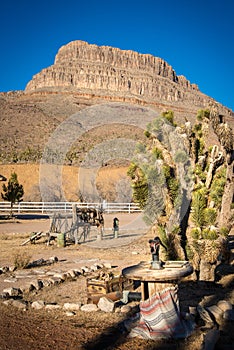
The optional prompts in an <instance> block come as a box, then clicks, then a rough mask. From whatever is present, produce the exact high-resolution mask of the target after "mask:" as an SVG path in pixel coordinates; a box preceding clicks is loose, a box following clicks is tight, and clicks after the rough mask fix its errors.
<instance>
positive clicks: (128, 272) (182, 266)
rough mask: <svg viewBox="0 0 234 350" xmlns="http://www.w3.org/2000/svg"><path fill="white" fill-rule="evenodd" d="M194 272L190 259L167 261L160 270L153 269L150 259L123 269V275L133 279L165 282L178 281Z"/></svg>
mask: <svg viewBox="0 0 234 350" xmlns="http://www.w3.org/2000/svg"><path fill="white" fill-rule="evenodd" d="M192 272H193V267H192V265H191V264H190V263H189V262H188V261H166V262H165V265H164V266H163V268H162V269H160V270H155V269H152V268H151V262H150V261H142V262H140V263H139V264H137V265H133V266H129V267H126V268H125V269H123V270H122V274H123V276H124V277H127V278H129V279H132V280H140V281H145V282H146V281H148V282H163V283H165V282H170V281H178V280H179V279H181V278H183V277H186V276H189V275H191V273H192Z"/></svg>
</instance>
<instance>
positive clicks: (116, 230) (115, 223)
mask: <svg viewBox="0 0 234 350" xmlns="http://www.w3.org/2000/svg"><path fill="white" fill-rule="evenodd" d="M113 232H114V238H118V234H119V219H118V218H116V217H115V218H114V220H113Z"/></svg>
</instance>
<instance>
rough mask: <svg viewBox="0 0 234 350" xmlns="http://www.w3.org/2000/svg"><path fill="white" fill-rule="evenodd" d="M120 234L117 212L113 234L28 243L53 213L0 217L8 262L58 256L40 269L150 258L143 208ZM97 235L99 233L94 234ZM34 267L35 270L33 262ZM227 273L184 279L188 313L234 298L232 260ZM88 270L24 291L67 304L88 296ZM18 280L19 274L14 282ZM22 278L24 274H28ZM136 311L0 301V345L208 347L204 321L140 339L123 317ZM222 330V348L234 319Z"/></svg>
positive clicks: (227, 346)
mask: <svg viewBox="0 0 234 350" xmlns="http://www.w3.org/2000/svg"><path fill="white" fill-rule="evenodd" d="M118 217H119V219H120V227H121V229H122V232H121V230H120V235H119V238H117V239H114V238H113V237H112V233H111V225H112V220H113V215H109V216H106V217H105V223H106V225H105V234H104V239H103V240H102V241H99V242H98V241H96V240H95V239H94V238H93V237H92V236H91V237H90V239H88V240H87V242H86V243H81V244H79V245H77V246H75V245H68V246H66V247H64V248H60V247H57V245H56V244H53V245H50V246H47V245H46V244H45V243H44V239H43V238H42V239H41V240H38V241H37V242H36V243H35V244H27V245H25V246H22V245H21V244H22V243H23V242H24V241H25V240H26V239H27V238H28V237H29V235H30V233H31V232H37V231H39V230H40V231H46V230H48V229H49V226H50V220H49V219H48V218H46V217H34V218H32V217H30V216H28V217H25V216H24V217H19V218H16V219H15V220H13V221H11V222H10V221H6V220H4V218H3V217H2V218H0V267H3V266H6V265H7V266H12V265H13V264H14V259H15V256H16V254H21V255H25V256H26V255H27V256H28V257H29V258H30V261H34V260H37V259H40V258H43V259H48V258H50V257H54V256H56V257H57V258H58V262H57V263H55V264H53V265H49V266H43V267H41V268H37V270H38V269H41V270H43V271H44V272H45V271H46V272H47V273H49V272H51V271H57V272H61V271H68V270H69V269H71V268H79V267H81V266H91V265H92V264H93V263H94V262H97V263H110V264H111V265H112V269H111V271H113V272H114V273H121V271H122V269H123V268H124V267H127V266H130V265H133V264H136V263H139V262H140V261H145V260H150V258H151V256H150V253H149V247H148V239H149V238H151V237H150V236H149V234H147V228H146V227H145V226H144V224H143V222H142V220H141V217H140V216H139V215H138V214H131V215H128V214H120V215H119V216H118ZM94 235H95V233H94ZM31 270H32V271H31V272H32V273H33V269H31ZM13 274H14V272H13V273H8V274H2V275H0V292H1V291H2V290H3V289H4V288H8V287H12V286H14V287H17V283H18V282H17V281H15V282H12V281H13V279H12V277H13ZM218 274H219V280H218V281H217V282H216V283H208V282H206V283H205V282H195V281H193V280H192V279H191V278H186V279H184V280H183V281H181V283H180V286H179V299H180V306H181V311H182V312H187V311H188V307H189V306H197V305H198V303H200V302H202V305H204V306H209V305H214V304H216V303H217V302H218V301H219V300H224V299H225V300H228V301H230V302H231V303H232V304H234V295H233V280H234V278H233V276H234V266H233V265H232V263H229V264H223V265H222V266H220V267H219V271H218ZM86 277H87V276H80V277H79V278H74V279H71V280H68V281H65V282H64V283H62V284H59V285H55V286H52V287H45V288H43V289H41V290H39V291H32V292H30V293H28V294H27V295H25V296H24V298H25V299H26V300H27V301H28V302H29V304H30V303H31V302H33V301H35V300H44V301H45V302H46V303H57V304H60V305H63V304H64V303H65V302H70V303H72V302H81V303H85V302H86V301H87V293H86ZM11 279H12V281H11ZM21 282H22V281H21ZM132 314H133V311H132V312H130V314H124V313H111V314H110V313H104V312H101V311H98V312H95V313H94V312H93V313H85V312H82V311H80V310H79V311H77V312H76V313H75V315H73V316H72V317H68V316H66V315H65V313H64V311H63V310H62V309H58V310H54V311H48V310H45V309H42V310H32V309H31V308H29V309H28V310H27V311H22V310H19V309H17V308H14V307H10V306H6V305H4V304H3V301H1V300H0V349H1V350H16V349H17V350H18V349H19V350H21V349H24V350H27V349H32V350H34V349H35V350H36V349H37V350H44V349H55V350H60V349H67V350H75V349H77V350H79V349H84V350H89V349H93V350H94V349H95V350H96V349H97V350H98V349H118V350H127V349H136V350H138V349H144V350H146V349H147V350H150V349H158V350H160V349H164V350H167V349H168V350H172V349H173V350H174V349H186V350H196V349H197V350H198V349H202V341H203V335H204V334H205V333H206V332H207V329H208V326H207V324H205V323H204V322H203V321H201V320H197V326H196V329H195V331H194V332H193V334H192V335H191V336H190V337H189V338H187V339H183V340H170V341H169V340H167V341H152V340H141V339H138V338H133V339H131V338H128V333H127V332H126V330H124V328H123V321H124V320H126V319H129V317H131V316H132ZM218 328H219V331H220V337H219V340H218V342H217V343H216V346H215V350H231V349H234V347H233V344H234V332H233V322H231V321H229V322H225V321H224V320H222V321H220V324H219V325H218Z"/></svg>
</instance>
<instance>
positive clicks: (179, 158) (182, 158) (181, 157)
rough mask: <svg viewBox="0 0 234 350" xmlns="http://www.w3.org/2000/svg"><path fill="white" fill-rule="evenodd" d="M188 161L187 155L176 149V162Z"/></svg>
mask: <svg viewBox="0 0 234 350" xmlns="http://www.w3.org/2000/svg"><path fill="white" fill-rule="evenodd" d="M187 161H188V155H187V154H186V152H184V151H178V152H177V153H176V154H175V162H176V163H186V162H187Z"/></svg>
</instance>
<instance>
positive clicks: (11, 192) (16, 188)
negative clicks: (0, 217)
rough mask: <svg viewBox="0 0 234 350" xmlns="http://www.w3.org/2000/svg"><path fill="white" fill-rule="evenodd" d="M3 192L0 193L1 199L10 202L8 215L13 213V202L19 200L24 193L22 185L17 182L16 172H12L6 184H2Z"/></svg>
mask: <svg viewBox="0 0 234 350" xmlns="http://www.w3.org/2000/svg"><path fill="white" fill-rule="evenodd" d="M2 189H3V193H1V196H2V199H4V200H5V201H9V202H11V210H10V216H11V217H12V215H13V204H14V203H15V202H20V201H21V200H22V197H23V195H24V189H23V185H20V184H19V182H18V178H17V174H16V173H15V172H14V173H12V174H11V177H10V179H9V181H8V184H7V185H5V184H3V186H2Z"/></svg>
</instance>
